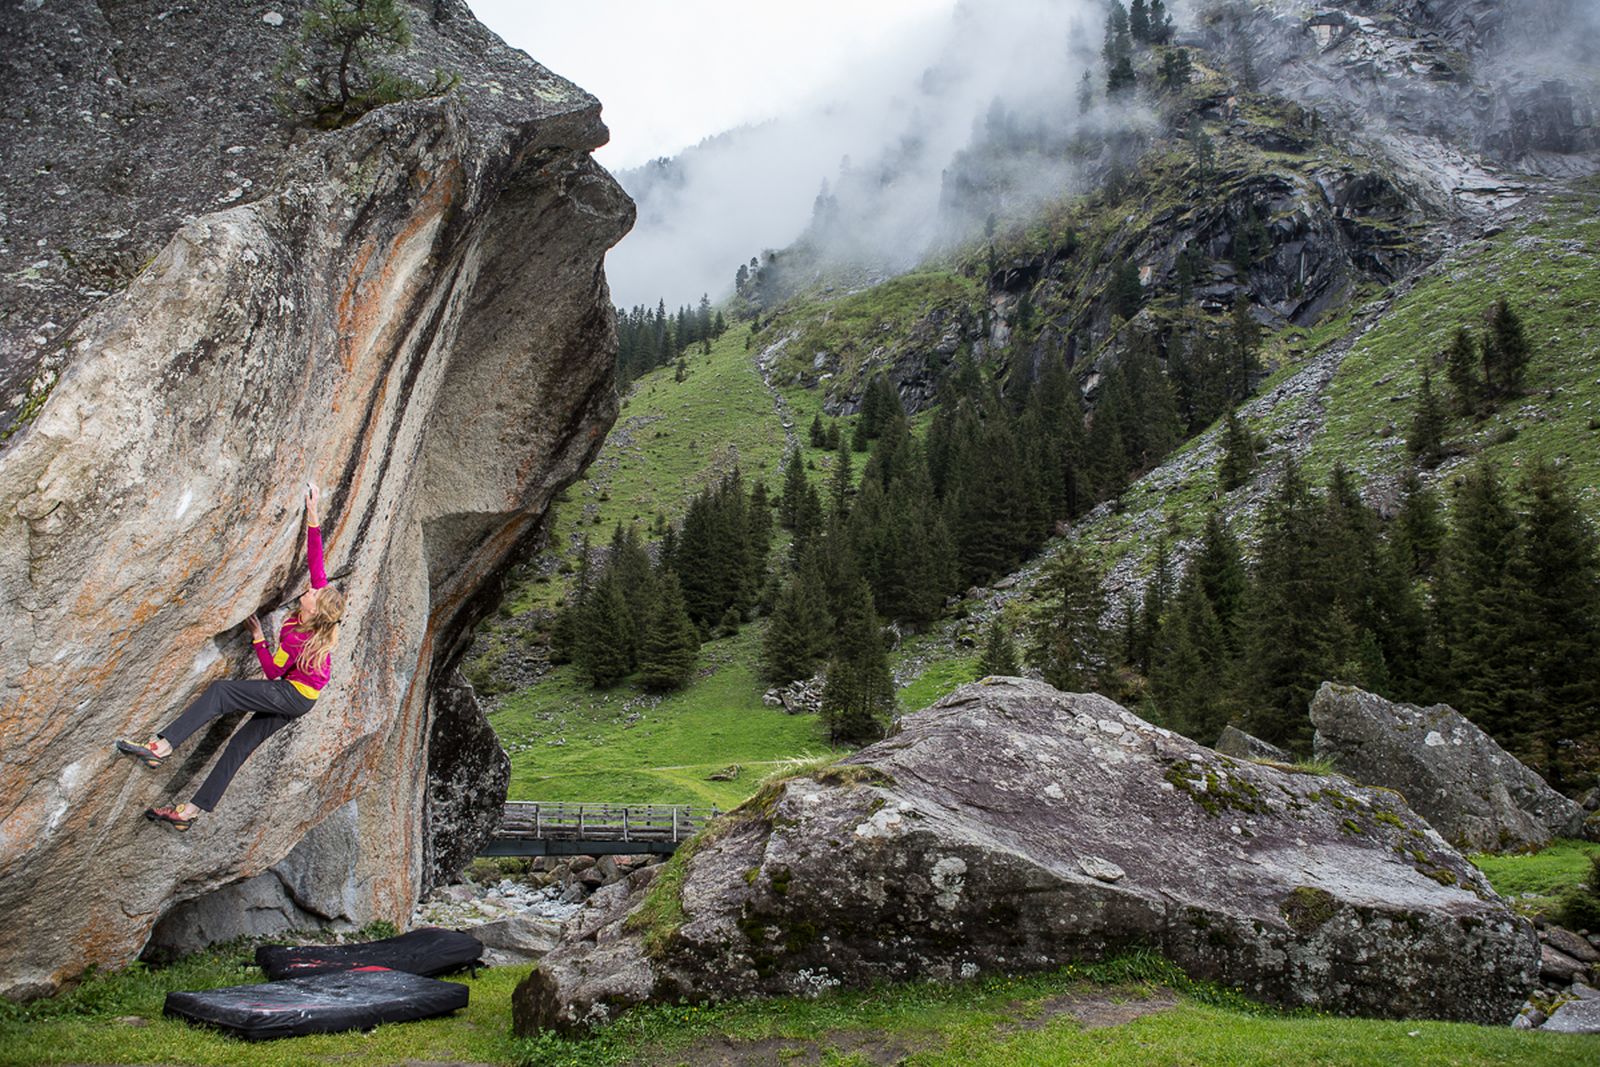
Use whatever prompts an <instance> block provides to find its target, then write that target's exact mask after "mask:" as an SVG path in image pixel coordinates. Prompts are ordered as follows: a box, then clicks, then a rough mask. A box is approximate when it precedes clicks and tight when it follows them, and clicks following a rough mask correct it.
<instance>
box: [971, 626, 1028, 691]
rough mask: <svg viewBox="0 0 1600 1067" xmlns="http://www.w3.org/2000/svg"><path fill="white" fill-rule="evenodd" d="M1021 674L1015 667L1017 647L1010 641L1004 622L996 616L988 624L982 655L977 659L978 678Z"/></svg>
mask: <svg viewBox="0 0 1600 1067" xmlns="http://www.w3.org/2000/svg"><path fill="white" fill-rule="evenodd" d="M1019 673H1021V672H1020V670H1019V668H1018V666H1017V646H1016V644H1015V642H1013V641H1012V640H1011V631H1010V630H1008V629H1007V628H1006V624H1005V620H1004V619H1003V618H1001V617H1000V616H999V615H996V616H995V617H994V619H993V621H991V622H990V623H989V633H988V636H987V637H986V638H985V640H984V644H983V655H982V656H981V657H979V659H978V677H980V678H987V677H989V676H990V675H1002V676H1006V677H1013V676H1015V675H1017V674H1019Z"/></svg>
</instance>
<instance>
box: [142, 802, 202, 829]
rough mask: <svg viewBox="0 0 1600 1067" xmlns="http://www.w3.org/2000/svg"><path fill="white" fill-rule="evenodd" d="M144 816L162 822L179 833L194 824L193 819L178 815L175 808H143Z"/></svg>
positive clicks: (152, 820)
mask: <svg viewBox="0 0 1600 1067" xmlns="http://www.w3.org/2000/svg"><path fill="white" fill-rule="evenodd" d="M144 817H145V818H147V819H149V820H150V821H151V822H164V823H166V824H168V825H169V826H171V827H172V828H173V829H174V830H177V831H178V832H179V833H182V832H183V831H185V830H187V829H189V827H191V826H193V825H194V820H193V819H185V818H184V817H183V816H182V815H179V814H178V809H177V808H145V809H144Z"/></svg>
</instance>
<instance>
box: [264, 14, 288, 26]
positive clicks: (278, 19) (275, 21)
mask: <svg viewBox="0 0 1600 1067" xmlns="http://www.w3.org/2000/svg"><path fill="white" fill-rule="evenodd" d="M261 21H262V22H265V23H266V24H267V25H268V26H282V25H283V16H282V15H280V14H279V13H278V12H276V11H268V12H267V13H266V14H265V15H262V16H261Z"/></svg>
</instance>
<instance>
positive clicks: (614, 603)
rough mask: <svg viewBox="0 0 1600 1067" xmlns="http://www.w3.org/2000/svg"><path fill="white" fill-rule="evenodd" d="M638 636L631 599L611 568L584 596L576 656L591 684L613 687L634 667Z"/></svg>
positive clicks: (580, 668)
mask: <svg viewBox="0 0 1600 1067" xmlns="http://www.w3.org/2000/svg"><path fill="white" fill-rule="evenodd" d="M637 639H638V638H637V634H636V633H635V631H634V628H633V616H632V614H631V613H630V612H629V611H628V602H627V599H626V598H625V597H624V596H623V593H622V588H621V586H620V584H619V583H618V582H617V581H616V579H615V578H614V577H613V576H612V575H611V574H610V572H609V571H607V572H606V573H605V574H604V575H602V576H601V578H600V579H599V580H598V581H597V582H596V583H595V586H594V589H593V590H591V592H590V594H589V596H587V597H586V598H584V612H583V614H582V616H581V617H580V620H579V640H578V644H577V647H576V648H575V649H574V654H573V660H574V662H575V663H577V665H578V669H579V670H581V671H583V673H584V674H585V675H586V676H588V678H589V683H590V684H591V685H593V686H594V687H595V688H597V689H609V688H610V687H611V686H613V685H616V684H617V683H618V682H619V681H621V680H622V679H623V678H624V677H626V676H627V675H628V673H629V672H630V671H632V670H633V665H634V659H633V649H634V648H635V647H637Z"/></svg>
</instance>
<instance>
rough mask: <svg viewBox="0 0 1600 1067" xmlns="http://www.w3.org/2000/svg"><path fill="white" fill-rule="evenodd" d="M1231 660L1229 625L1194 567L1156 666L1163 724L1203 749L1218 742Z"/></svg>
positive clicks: (1153, 679) (1153, 688) (1153, 687)
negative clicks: (1221, 618) (1223, 619)
mask: <svg viewBox="0 0 1600 1067" xmlns="http://www.w3.org/2000/svg"><path fill="white" fill-rule="evenodd" d="M1230 662H1231V651H1230V648H1229V644H1228V640H1227V637H1226V632H1225V630H1224V627H1223V625H1222V623H1221V622H1220V621H1219V620H1218V619H1217V614H1216V611H1215V609H1214V608H1213V607H1212V604H1211V599H1210V598H1209V597H1208V596H1206V592H1205V588H1204V586H1202V585H1201V583H1200V580H1199V576H1198V574H1197V573H1196V571H1195V569H1194V568H1193V567H1191V568H1190V570H1189V572H1188V573H1187V574H1185V575H1184V580H1183V582H1182V584H1181V585H1180V586H1179V589H1178V595H1177V598H1176V600H1175V601H1174V602H1173V605H1172V612H1171V619H1170V620H1169V622H1168V624H1167V625H1166V626H1165V627H1163V628H1162V631H1161V634H1160V638H1159V640H1158V641H1157V642H1156V645H1155V650H1154V656H1153V662H1152V664H1151V670H1150V693H1151V697H1152V698H1153V699H1154V701H1155V705H1156V709H1157V713H1158V716H1159V721H1161V722H1162V723H1163V724H1165V725H1166V726H1168V727H1170V728H1171V729H1174V730H1176V731H1178V732H1179V733H1181V734H1183V735H1184V736H1185V737H1188V738H1191V739H1193V740H1195V741H1198V742H1200V743H1201V744H1203V745H1214V744H1216V741H1217V736H1218V735H1219V734H1220V733H1221V732H1222V728H1223V727H1224V726H1225V725H1227V721H1228V711H1229V703H1228V700H1227V692H1228V688H1229V687H1228V673H1229V664H1230Z"/></svg>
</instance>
